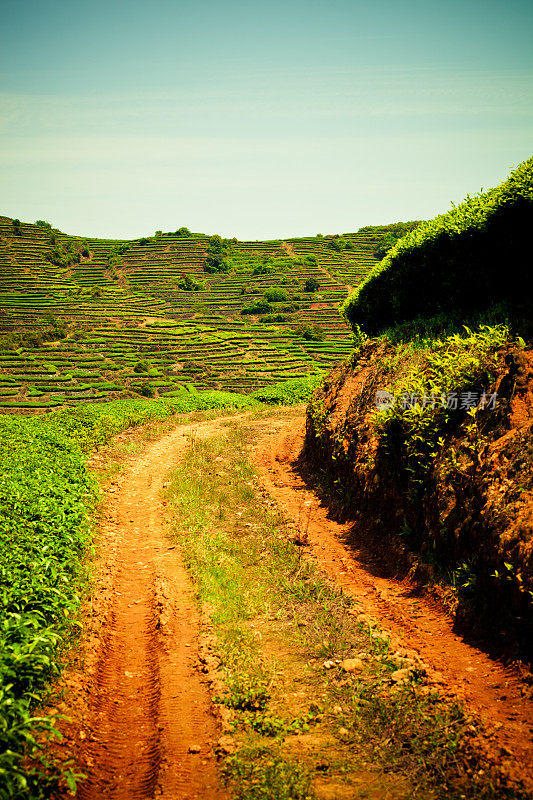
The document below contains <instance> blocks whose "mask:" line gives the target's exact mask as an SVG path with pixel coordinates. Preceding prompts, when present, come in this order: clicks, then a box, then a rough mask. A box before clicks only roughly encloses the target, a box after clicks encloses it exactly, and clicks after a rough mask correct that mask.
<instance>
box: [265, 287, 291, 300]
mask: <svg viewBox="0 0 533 800" xmlns="http://www.w3.org/2000/svg"><path fill="white" fill-rule="evenodd" d="M263 294H264V298H265V300H267V301H268V302H269V303H283V302H284V301H285V300H288V299H289V295H288V294H287V292H286V291H285V289H281V288H279V287H277V286H270V287H269V288H268V289H266V290H265V292H264V293H263Z"/></svg>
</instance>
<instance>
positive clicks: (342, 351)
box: [0, 217, 380, 413]
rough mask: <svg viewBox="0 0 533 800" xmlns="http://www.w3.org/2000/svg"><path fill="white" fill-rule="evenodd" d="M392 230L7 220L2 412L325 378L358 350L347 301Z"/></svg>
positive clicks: (0, 239)
mask: <svg viewBox="0 0 533 800" xmlns="http://www.w3.org/2000/svg"><path fill="white" fill-rule="evenodd" d="M376 231H377V233H376ZM379 234H380V230H379V229H376V230H374V231H372V230H371V229H365V230H364V231H363V232H361V233H359V234H358V233H354V234H344V235H342V236H338V235H337V236H321V235H318V236H315V237H310V238H299V239H290V240H287V241H281V240H274V241H267V242H259V241H257V242H240V241H237V240H235V239H232V240H223V239H221V238H220V237H217V236H212V237H209V236H206V235H204V234H194V233H192V234H191V233H190V232H189V231H187V230H186V229H179V230H178V231H176V233H168V234H167V233H161V232H157V233H156V234H155V235H154V236H152V237H145V238H140V239H137V240H131V241H123V240H104V239H92V238H84V237H81V236H69V235H66V234H63V233H61V232H60V231H58V230H56V229H54V228H52V226H51V225H50V224H49V223H46V222H43V221H39V222H38V223H36V224H29V223H21V222H20V221H19V220H12V219H10V218H8V217H0V411H2V412H3V413H21V412H26V413H29V412H42V411H45V410H49V409H52V408H54V407H57V406H61V405H65V404H68V405H70V406H75V405H78V404H79V403H87V402H99V401H102V400H110V399H117V398H121V397H135V396H140V395H144V396H148V397H154V396H163V395H164V396H170V397H172V396H173V394H174V392H181V391H183V388H184V387H187V386H189V387H190V386H194V387H196V388H197V389H200V390H203V389H217V390H223V391H231V392H244V393H247V394H248V393H250V392H252V391H254V390H258V389H262V388H263V387H266V386H270V385H272V384H275V383H278V382H280V381H286V380H293V379H296V378H299V377H305V376H308V375H319V374H321V373H322V372H323V371H325V370H328V369H329V368H330V367H331V366H333V365H334V364H335V363H337V362H338V361H340V360H342V359H343V358H344V357H345V356H347V355H348V354H349V352H350V350H351V348H352V340H351V333H350V329H349V327H348V325H347V324H346V322H345V321H344V319H343V318H342V317H341V316H340V314H339V310H338V308H339V304H340V303H341V302H342V301H344V299H345V298H346V296H347V293H348V291H349V289H350V288H353V287H354V286H356V285H358V283H359V282H360V281H361V280H362V278H363V277H364V276H365V275H366V274H367V273H368V271H369V270H370V269H371V267H372V266H373V265H374V264H375V263H376V258H375V256H374V255H373V251H374V248H375V242H376V238H377V239H379Z"/></svg>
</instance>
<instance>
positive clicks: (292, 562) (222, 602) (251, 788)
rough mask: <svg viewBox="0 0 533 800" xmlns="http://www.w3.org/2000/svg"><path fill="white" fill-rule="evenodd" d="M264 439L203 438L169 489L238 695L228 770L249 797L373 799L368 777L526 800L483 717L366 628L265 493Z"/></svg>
mask: <svg viewBox="0 0 533 800" xmlns="http://www.w3.org/2000/svg"><path fill="white" fill-rule="evenodd" d="M254 436H255V434H254V432H253V431H252V429H251V428H248V429H246V428H243V427H242V426H241V427H240V428H239V429H229V430H228V432H227V434H226V435H223V436H220V437H218V438H212V439H209V440H198V439H194V440H192V441H191V446H190V449H189V451H188V453H187V454H186V456H185V459H184V461H183V462H182V464H181V466H180V467H179V469H178V470H177V471H176V472H175V473H174V475H173V477H172V480H171V485H170V488H169V490H168V491H169V496H170V498H171V499H172V502H173V503H174V505H175V508H176V512H177V513H176V536H177V537H178V539H179V542H180V545H181V547H182V548H183V551H184V554H185V558H186V562H187V564H188V567H189V569H190V571H191V573H192V575H193V577H194V579H195V581H196V583H197V586H198V592H199V596H200V599H201V601H202V602H203V603H204V604H207V605H206V607H207V608H208V609H209V610H210V616H211V619H212V622H213V625H214V628H215V632H216V635H217V640H218V645H217V646H218V655H219V658H220V660H221V662H222V667H221V669H220V670H219V671H218V672H217V673H216V675H215V683H216V685H217V686H220V683H221V681H220V679H221V678H222V685H225V687H226V688H225V690H221V689H220V688H218V690H217V692H216V696H215V698H214V700H215V702H216V703H219V704H220V705H223V706H225V707H226V708H227V709H230V710H231V717H230V723H229V724H230V725H231V730H232V731H233V736H234V739H235V743H236V747H237V750H236V752H235V753H234V754H233V755H231V756H230V757H229V758H228V759H226V762H225V766H224V773H225V775H226V777H227V779H228V780H229V781H231V784H232V786H233V787H234V789H235V790H236V792H237V796H238V797H239V798H241V800H249V799H251V798H265V800H267V799H268V800H279V798H285V797H286V798H311V797H314V796H315V795H314V792H315V787H318V783H317V782H318V781H319V780H320V784H321V786H323V785H324V781H325V782H326V783H327V782H328V781H330V782H331V786H332V787H334V786H335V785H338V784H339V783H341V784H342V785H343V786H347V785H349V784H350V782H358V784H359V785H361V786H362V789H361V795H360V796H364V791H365V790H364V785H363V784H364V781H365V780H366V781H367V782H376V781H385V783H384V784H383V785H384V786H385V785H386V788H387V790H391V792H392V794H394V796H396V797H401V796H402V797H412V796H415V795H416V796H423V797H425V798H444V797H446V798H454V799H456V800H460V798H462V797H465V796H467V797H469V798H471V797H475V798H479V800H481V798H483V800H488V798H496V797H498V798H499V797H502V798H503V797H509V798H512V797H514V798H519V797H521V796H522V795H521V794H520V791H519V790H516V791H515V790H512V789H508V788H507V786H506V785H504V784H503V783H502V779H500V778H499V777H498V776H497V775H495V774H494V772H493V771H492V770H491V768H490V766H488V765H487V764H486V763H485V762H484V761H483V760H482V759H481V757H480V756H479V755H476V751H475V749H474V748H473V747H472V746H471V745H470V743H469V742H470V737H471V736H472V735H473V734H474V731H475V729H474V728H473V726H472V720H470V719H469V718H468V717H467V716H466V715H465V714H464V712H463V711H462V710H461V708H459V707H457V706H453V705H450V704H449V703H447V702H446V701H445V700H443V699H442V698H441V697H440V696H439V694H438V692H437V691H434V690H432V689H431V688H430V687H428V686H427V683H426V680H425V673H424V671H423V669H422V667H421V666H420V665H419V664H417V663H415V662H414V661H413V660H412V659H411V660H410V659H408V658H405V657H404V656H403V655H401V654H400V653H397V652H393V651H391V648H390V642H389V639H388V637H387V636H386V635H384V634H380V633H379V631H377V630H376V628H375V626H374V625H373V624H372V623H369V621H368V620H365V619H361V620H358V618H357V617H358V612H357V609H356V608H354V604H353V602H352V601H351V600H350V599H349V598H347V597H346V596H344V595H343V594H342V592H340V591H338V590H336V589H335V588H334V587H332V586H331V585H330V584H329V582H328V581H327V580H326V579H325V578H324V576H323V575H322V574H321V573H320V572H319V570H318V569H317V567H316V565H315V563H314V561H313V560H312V559H311V558H310V557H309V556H308V555H307V554H306V552H305V547H303V546H302V543H301V537H299V536H298V535H296V534H295V532H294V530H293V529H291V528H290V527H289V526H288V524H287V520H286V519H284V517H283V515H282V514H281V513H280V511H279V510H278V508H277V507H275V506H274V505H273V504H272V502H271V501H269V500H268V499H267V498H266V497H265V496H261V491H260V489H259V487H258V485H257V482H256V478H255V475H254V471H253V469H252V467H251V465H250V463H249V461H248V452H249V449H250V447H251V445H252V443H253V440H254ZM350 659H351V661H350ZM326 762H327V763H326ZM480 770H481V772H480ZM362 775H363V776H365V777H364V778H362V777H361V776H362ZM383 776H386V777H383ZM362 782H363V783H362ZM329 791H330V792H331V791H333V788H332V789H330V790H329ZM331 796H333V794H332V795H331ZM391 796H392V795H391ZM524 796H525V795H524Z"/></svg>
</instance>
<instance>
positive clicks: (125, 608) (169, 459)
mask: <svg viewBox="0 0 533 800" xmlns="http://www.w3.org/2000/svg"><path fill="white" fill-rule="evenodd" d="M219 426H220V423H219V422H218V421H217V420H214V421H209V422H202V423H196V424H193V425H186V426H181V427H178V428H176V429H175V430H173V431H172V432H171V433H169V434H167V435H165V436H163V437H162V438H161V439H159V440H158V441H156V442H155V443H152V444H150V445H149V446H148V447H147V448H146V450H145V451H144V453H143V454H142V456H140V457H137V458H136V459H134V460H133V461H132V463H131V466H130V467H129V468H128V469H127V471H126V472H125V474H124V475H123V476H122V477H121V478H120V479H118V480H116V481H114V485H112V486H111V488H110V491H109V497H108V500H107V501H106V503H105V505H104V508H103V510H102V515H101V537H100V543H99V551H100V556H99V559H98V562H97V575H96V580H95V591H94V594H93V597H92V600H91V604H90V607H89V608H88V609H87V613H86V622H87V631H88V633H87V636H86V637H85V647H84V654H83V657H82V662H83V663H82V664H81V666H80V667H79V669H78V670H77V671H76V670H71V671H70V672H67V674H66V676H65V679H64V687H65V688H66V690H67V696H68V700H67V701H66V702H65V703H63V704H61V705H60V707H59V710H60V711H62V712H64V713H66V714H67V715H68V716H69V717H70V722H68V723H65V725H64V729H63V733H64V735H65V739H64V742H63V744H62V747H63V748H64V752H65V754H72V755H73V756H74V757H75V758H76V761H77V766H78V769H80V770H81V771H83V772H84V773H85V774H86V776H87V777H86V779H85V780H83V781H82V782H81V783H80V784H79V788H78V794H77V796H78V797H79V798H81V800H103V799H104V798H113V800H145V799H147V798H153V797H163V798H167V799H168V800H181V798H188V799H190V800H192V798H206V797H209V798H214V799H215V800H216V798H222V797H224V796H225V793H224V792H223V790H222V789H221V787H220V785H219V779H218V774H217V769H216V763H215V757H214V755H213V750H212V745H213V743H214V741H215V739H216V738H217V736H218V735H219V730H218V724H217V721H216V719H215V717H214V715H213V709H212V707H211V703H210V697H209V692H208V687H207V683H206V678H205V676H204V675H203V674H202V673H201V672H200V671H199V669H198V667H199V665H200V653H199V642H198V639H199V628H200V617H199V611H198V604H197V601H196V598H195V594H194V588H193V586H192V584H191V580H190V578H189V576H188V574H187V572H186V570H185V568H184V565H183V563H182V559H181V556H180V551H179V549H178V548H177V547H175V546H174V545H173V544H172V542H171V540H170V539H169V538H168V537H167V535H166V530H165V519H164V508H163V505H164V501H162V500H161V498H160V493H161V490H162V488H163V486H164V482H165V476H166V475H167V473H168V472H169V471H170V470H171V469H172V468H173V467H174V466H175V464H176V462H177V460H178V459H179V457H180V454H181V453H182V451H183V450H184V449H185V447H186V445H187V444H188V436H189V435H196V436H204V435H211V434H213V433H215V432H216V431H217V430H218V429H219Z"/></svg>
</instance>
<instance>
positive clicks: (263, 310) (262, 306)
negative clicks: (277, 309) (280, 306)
mask: <svg viewBox="0 0 533 800" xmlns="http://www.w3.org/2000/svg"><path fill="white" fill-rule="evenodd" d="M272 310H273V309H272V306H271V305H270V303H268V302H267V301H266V300H256V301H255V303H250V305H248V306H244V308H243V309H242V311H241V314H269V313H270V312H271V311H272Z"/></svg>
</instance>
